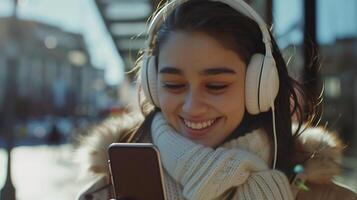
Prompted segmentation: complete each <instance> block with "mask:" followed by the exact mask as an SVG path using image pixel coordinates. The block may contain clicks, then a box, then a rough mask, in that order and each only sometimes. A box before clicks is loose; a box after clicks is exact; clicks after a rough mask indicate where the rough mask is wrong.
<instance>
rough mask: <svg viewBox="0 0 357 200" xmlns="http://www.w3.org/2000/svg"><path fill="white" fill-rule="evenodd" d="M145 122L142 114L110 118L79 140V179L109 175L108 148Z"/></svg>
mask: <svg viewBox="0 0 357 200" xmlns="http://www.w3.org/2000/svg"><path fill="white" fill-rule="evenodd" d="M143 120H144V118H143V116H142V115H140V114H133V113H129V114H123V115H120V116H116V117H110V118H108V119H106V120H104V121H103V122H102V123H100V124H99V125H97V126H94V127H93V128H92V129H91V130H90V131H89V133H88V135H86V136H82V137H81V138H79V142H80V144H79V148H78V149H77V150H76V152H75V158H74V159H75V162H76V163H78V164H79V166H80V172H81V174H80V175H79V178H80V179H81V178H84V177H86V176H88V172H90V174H91V175H94V176H95V175H106V176H107V175H108V174H109V166H108V155H107V148H108V147H109V145H110V144H111V143H113V142H118V141H120V140H121V138H124V137H125V136H126V135H127V134H128V133H129V132H130V131H132V130H133V129H135V128H137V126H138V125H139V124H141V122H142V121H143Z"/></svg>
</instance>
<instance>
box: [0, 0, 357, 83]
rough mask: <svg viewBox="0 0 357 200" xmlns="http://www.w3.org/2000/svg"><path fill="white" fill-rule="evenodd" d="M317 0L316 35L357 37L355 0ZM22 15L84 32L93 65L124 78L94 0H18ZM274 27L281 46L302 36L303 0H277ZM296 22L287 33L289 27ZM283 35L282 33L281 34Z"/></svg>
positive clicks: (111, 79)
mask: <svg viewBox="0 0 357 200" xmlns="http://www.w3.org/2000/svg"><path fill="white" fill-rule="evenodd" d="M12 1H13V0H0V17H1V16H8V15H10V14H11V5H12ZM341 2H342V1H339V0H317V8H318V11H317V20H318V23H317V26H318V27H317V28H318V30H317V34H318V36H317V39H318V42H319V43H320V44H329V43H332V42H334V41H335V40H336V38H341V37H357V1H356V0H343V3H341ZM19 5H20V8H19V16H20V17H22V18H26V19H34V20H38V21H41V22H44V23H49V24H52V25H55V26H59V27H61V28H62V29H64V30H67V31H70V32H76V33H82V34H83V35H84V38H85V40H86V42H87V45H88V46H89V52H90V54H91V59H92V63H93V64H94V66H96V67H99V68H103V67H104V66H107V67H106V73H105V74H106V75H105V78H106V80H107V83H108V84H112V85H113V84H118V83H120V82H121V81H122V80H123V77H124V76H123V74H124V64H123V61H122V58H121V57H120V55H117V54H116V53H115V52H116V51H115V47H114V44H113V43H112V41H110V39H109V37H108V33H107V32H106V29H105V27H104V24H103V23H102V21H101V17H100V16H99V13H98V11H97V9H96V7H95V5H94V0H19ZM273 5H274V8H273V12H274V18H275V19H276V20H275V21H274V25H273V27H274V31H275V35H276V36H277V40H278V44H279V46H280V47H281V48H284V47H286V46H288V45H289V44H299V43H301V42H302V40H303V35H302V27H303V24H302V21H303V20H302V19H303V13H302V9H303V0H274V2H273ZM294 25H296V26H295V28H294V29H292V31H290V32H289V33H288V34H285V33H286V32H287V30H289V27H291V26H294ZM280 36H281V37H280Z"/></svg>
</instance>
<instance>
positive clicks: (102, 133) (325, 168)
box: [76, 114, 344, 183]
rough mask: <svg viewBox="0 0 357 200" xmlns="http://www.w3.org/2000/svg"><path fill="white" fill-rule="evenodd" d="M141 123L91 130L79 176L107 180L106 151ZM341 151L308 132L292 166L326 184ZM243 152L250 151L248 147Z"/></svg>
mask: <svg viewBox="0 0 357 200" xmlns="http://www.w3.org/2000/svg"><path fill="white" fill-rule="evenodd" d="M142 121H143V117H142V116H141V115H138V114H125V115H121V116H118V117H112V118H109V119H107V120H105V121H104V122H103V123H101V124H100V125H99V126H96V127H94V129H92V131H90V133H89V135H87V136H85V137H82V138H80V146H79V148H78V150H77V152H76V161H77V162H78V163H79V165H80V166H81V172H82V174H81V176H80V177H81V178H84V177H87V176H88V172H91V173H90V174H92V175H106V176H108V174H109V168H108V164H107V160H108V156H107V147H108V146H109V145H110V144H111V143H113V142H118V141H120V139H121V138H123V137H125V136H126V135H127V134H128V132H130V131H131V130H133V129H134V128H136V127H137V125H138V124H140V123H141V122H142ZM260 132H261V131H254V132H252V133H250V134H248V135H250V136H249V137H260V136H259V135H262V134H260ZM263 135H264V134H263ZM246 138H247V137H246ZM239 141H242V140H239ZM258 143H259V142H258ZM264 143H265V144H266V145H264ZM267 144H268V141H267V139H266V138H264V137H261V140H260V143H259V146H261V147H262V148H263V147H264V146H265V147H266V146H268V145H267ZM227 145H228V146H229V145H232V142H231V143H227V144H225V146H227ZM253 146H255V145H253ZM343 148H344V146H343V144H342V142H341V140H339V138H338V137H337V136H336V134H334V133H331V132H328V131H327V130H325V129H323V128H319V127H315V128H308V129H306V130H305V131H304V132H302V133H301V135H300V136H299V139H298V140H296V142H295V149H296V152H295V155H293V156H294V158H295V159H294V163H296V164H301V165H303V166H304V174H305V175H306V177H307V180H308V181H309V182H313V183H329V182H331V181H332V178H333V176H335V175H337V174H339V172H340V164H339V163H340V161H341V158H342V150H343ZM246 149H247V150H249V148H248V147H247V148H246ZM267 149H269V148H267ZM263 152H264V151H263ZM260 156H261V157H262V158H263V159H264V160H266V158H267V155H260Z"/></svg>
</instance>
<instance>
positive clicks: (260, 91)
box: [141, 0, 279, 168]
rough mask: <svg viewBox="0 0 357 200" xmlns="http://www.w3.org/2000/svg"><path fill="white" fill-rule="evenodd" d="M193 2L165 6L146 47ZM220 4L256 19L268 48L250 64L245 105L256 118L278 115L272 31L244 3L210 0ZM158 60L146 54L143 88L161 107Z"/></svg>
mask: <svg viewBox="0 0 357 200" xmlns="http://www.w3.org/2000/svg"><path fill="white" fill-rule="evenodd" d="M187 1H189V0H173V1H170V2H169V3H167V4H166V5H165V6H164V7H162V8H161V9H160V10H159V11H158V12H157V14H156V15H155V16H154V17H153V18H152V21H151V22H150V25H149V28H148V39H147V41H146V42H147V43H146V48H147V49H150V48H151V47H152V46H153V44H154V42H155V41H154V39H155V35H156V34H155V33H156V31H157V29H158V28H159V27H160V25H161V23H162V22H163V20H164V16H167V15H168V14H170V13H171V12H172V11H173V10H174V9H175V8H176V7H177V6H178V5H181V4H182V3H184V2H187ZM210 1H217V2H221V3H224V4H227V5H229V6H230V7H232V8H233V9H235V10H237V11H238V12H240V13H242V14H244V15H246V16H247V17H249V18H251V19H253V20H254V21H255V22H256V23H257V24H258V26H259V28H260V30H261V32H262V36H263V43H264V45H265V55H263V54H254V55H253V56H252V58H251V59H250V62H249V64H248V65H247V73H246V81H245V106H246V109H247V111H248V112H249V113H250V114H252V115H256V114H259V113H261V112H266V111H268V110H269V109H270V108H272V110H273V118H275V116H274V100H275V98H276V96H277V94H278V91H279V75H278V71H277V68H276V64H275V60H274V58H273V55H272V49H271V38H270V34H269V31H268V28H267V26H266V24H265V22H264V21H263V19H262V18H261V17H260V16H259V15H258V14H257V13H256V12H255V11H254V10H253V9H252V8H251V7H250V6H249V5H248V4H247V3H245V2H244V1H243V0H210ZM155 60H156V58H155V56H153V55H151V52H150V51H146V52H145V53H144V57H143V63H142V67H141V85H142V88H143V90H144V93H145V96H146V97H147V99H149V101H150V102H151V103H152V104H153V105H155V106H157V107H159V97H158V92H157V87H158V84H157V81H158V77H157V69H156V67H157V66H156V63H155V62H156V61H155ZM273 121H274V122H273V126H274V141H275V157H274V168H275V162H276V146H277V143H276V133H275V119H273Z"/></svg>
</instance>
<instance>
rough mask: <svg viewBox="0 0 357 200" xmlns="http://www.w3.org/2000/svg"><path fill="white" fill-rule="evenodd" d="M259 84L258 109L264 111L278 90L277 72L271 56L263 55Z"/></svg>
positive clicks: (272, 101)
mask: <svg viewBox="0 0 357 200" xmlns="http://www.w3.org/2000/svg"><path fill="white" fill-rule="evenodd" d="M260 85H261V87H260V91H259V92H260V99H259V100H260V102H259V105H260V111H261V112H266V111H268V110H269V109H270V107H271V105H273V104H274V101H275V98H276V96H277V95H278V92H279V74H278V70H277V67H276V63H275V60H274V58H273V57H269V56H265V59H264V67H263V70H262V75H261V81H260Z"/></svg>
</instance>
